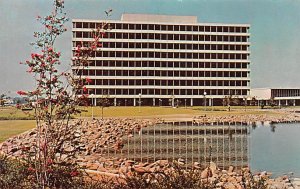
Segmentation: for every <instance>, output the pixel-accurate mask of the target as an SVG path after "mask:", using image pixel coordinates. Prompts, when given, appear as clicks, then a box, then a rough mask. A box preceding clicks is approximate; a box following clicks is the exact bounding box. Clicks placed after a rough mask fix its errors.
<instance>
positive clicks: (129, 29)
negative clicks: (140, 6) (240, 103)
mask: <svg viewBox="0 0 300 189" xmlns="http://www.w3.org/2000/svg"><path fill="white" fill-rule="evenodd" d="M103 22H105V23H109V24H110V26H111V29H110V30H108V31H106V35H105V36H104V38H103V39H102V42H103V44H102V45H103V47H102V48H101V49H100V50H99V51H97V52H95V53H94V54H93V56H92V57H91V64H90V66H89V67H88V68H87V69H86V70H83V75H84V76H87V77H89V78H90V79H91V80H92V82H91V83H90V84H89V85H87V88H88V89H89V94H93V95H92V96H91V98H98V99H99V98H103V95H107V96H108V98H109V99H110V100H111V101H112V103H114V104H115V105H128V106H129V105H138V104H139V103H140V102H141V103H142V105H155V106H158V105H173V106H174V105H176V104H180V105H187V106H188V105H191V106H193V105H204V104H207V105H217V104H218V105H220V104H222V100H223V98H224V97H225V96H229V95H232V96H234V97H235V98H240V99H242V98H245V96H247V95H249V90H250V60H249V54H250V51H249V46H250V42H249V40H248V39H249V36H250V33H249V27H250V25H248V24H223V23H201V22H200V23H199V22H197V17H195V16H166V15H145V14H123V15H122V18H121V20H85V19H74V20H73V29H72V31H73V51H75V49H76V46H77V45H78V44H81V42H83V44H85V43H86V42H87V41H90V40H93V39H92V36H91V33H92V31H93V30H95V29H96V28H97V27H99V26H100V25H101V23H103Z"/></svg>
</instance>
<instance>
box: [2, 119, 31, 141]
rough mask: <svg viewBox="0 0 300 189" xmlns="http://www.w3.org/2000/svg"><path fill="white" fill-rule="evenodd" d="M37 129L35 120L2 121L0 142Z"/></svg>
mask: <svg viewBox="0 0 300 189" xmlns="http://www.w3.org/2000/svg"><path fill="white" fill-rule="evenodd" d="M34 127H35V121H34V120H3V121H0V142H3V141H4V140H6V139H8V138H9V137H12V136H15V135H18V134H20V133H23V132H25V131H28V130H29V129H32V128H34Z"/></svg>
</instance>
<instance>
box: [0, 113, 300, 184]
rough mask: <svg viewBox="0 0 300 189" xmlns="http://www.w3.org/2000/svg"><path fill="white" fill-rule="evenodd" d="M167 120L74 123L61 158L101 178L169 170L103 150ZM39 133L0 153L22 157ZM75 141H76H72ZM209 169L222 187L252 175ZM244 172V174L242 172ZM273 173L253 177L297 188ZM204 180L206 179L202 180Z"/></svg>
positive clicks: (273, 119) (247, 118) (279, 118)
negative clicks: (109, 154) (105, 152)
mask: <svg viewBox="0 0 300 189" xmlns="http://www.w3.org/2000/svg"><path fill="white" fill-rule="evenodd" d="M193 121H194V122H197V123H200V124H201V123H202V124H213V123H216V122H222V123H224V122H228V123H235V122H241V123H245V124H249V125H251V123H253V122H270V123H282V122H300V115H298V114H293V113H290V114H282V115H276V116H274V115H228V116H198V117H193ZM162 122H164V120H161V119H155V120H136V119H118V118H110V119H104V120H98V119H96V120H74V121H73V123H72V124H73V125H74V127H72V128H73V129H74V132H70V134H69V136H68V138H69V139H70V140H69V141H66V142H65V145H64V150H63V152H61V153H60V154H57V156H60V157H63V158H64V159H65V160H67V161H72V162H77V163H78V164H79V165H80V166H82V167H85V168H86V170H88V171H90V172H91V174H94V177H95V178H97V177H99V175H103V174H104V175H105V174H106V175H107V174H108V175H109V176H112V177H124V176H130V175H132V174H133V173H138V174H148V173H155V172H157V171H168V170H169V168H170V163H171V162H168V161H167V160H158V161H155V162H152V163H143V162H136V161H133V160H128V159H126V158H114V157H113V156H114V154H111V156H112V158H108V157H104V156H103V155H102V152H103V150H107V149H112V150H115V151H118V150H120V149H122V147H123V143H122V137H124V136H127V137H128V138H131V137H132V136H133V135H134V134H135V133H139V131H140V130H141V128H143V127H151V126H153V125H155V124H157V123H162ZM36 134H37V133H36V131H35V129H32V130H30V131H27V132H25V133H23V134H21V135H18V136H15V137H12V138H10V139H8V140H6V141H5V142H3V143H2V144H0V151H2V153H5V154H6V155H8V156H11V157H20V156H22V150H21V149H22V148H24V147H29V148H30V146H31V144H33V143H35V142H36V137H35V136H36ZM71 141H72V142H71ZM72 152H74V153H76V156H75V158H74V157H70V156H68V154H70V153H72ZM177 163H178V164H179V165H184V164H185V162H184V160H180V159H179V160H178V161H177ZM193 168H195V169H198V170H203V167H201V166H200V165H199V163H197V162H195V163H194V165H193ZM209 169H211V171H212V172H211V173H210V172H209V171H208V169H207V168H206V169H204V170H203V171H202V172H201V179H204V178H206V179H208V178H209V179H208V181H209V182H213V181H215V180H220V181H221V182H220V183H219V185H218V187H219V188H222V187H223V188H229V189H231V188H243V187H242V185H241V181H240V179H241V178H243V177H249V175H242V174H244V173H246V172H248V173H249V174H250V172H249V169H248V168H245V169H242V170H235V168H234V167H232V166H230V167H229V169H228V170H220V169H218V168H217V165H215V164H214V163H210V166H209ZM241 171H243V172H241ZM270 175H271V174H269V173H267V172H261V173H256V174H254V175H253V178H254V179H258V180H259V179H261V178H264V179H266V180H267V183H268V185H269V186H270V187H269V188H274V189H276V188H289V189H291V188H297V187H294V186H293V184H292V181H291V180H290V178H288V177H287V176H282V177H279V178H276V179H272V178H270ZM202 177H203V178H202Z"/></svg>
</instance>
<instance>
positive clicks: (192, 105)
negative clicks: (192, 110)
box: [191, 98, 193, 106]
mask: <svg viewBox="0 0 300 189" xmlns="http://www.w3.org/2000/svg"><path fill="white" fill-rule="evenodd" d="M191 106H193V99H192V98H191Z"/></svg>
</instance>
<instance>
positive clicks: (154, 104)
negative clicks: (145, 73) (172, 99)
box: [153, 98, 155, 106]
mask: <svg viewBox="0 0 300 189" xmlns="http://www.w3.org/2000/svg"><path fill="white" fill-rule="evenodd" d="M153 106H155V98H153Z"/></svg>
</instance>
